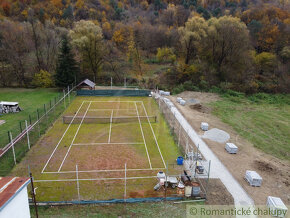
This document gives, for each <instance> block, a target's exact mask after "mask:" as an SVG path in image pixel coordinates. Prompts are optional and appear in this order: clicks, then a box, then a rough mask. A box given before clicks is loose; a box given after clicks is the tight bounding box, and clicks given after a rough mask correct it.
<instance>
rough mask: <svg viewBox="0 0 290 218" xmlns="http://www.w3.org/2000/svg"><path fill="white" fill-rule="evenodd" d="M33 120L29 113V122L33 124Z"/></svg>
mask: <svg viewBox="0 0 290 218" xmlns="http://www.w3.org/2000/svg"><path fill="white" fill-rule="evenodd" d="M31 123H32V121H31V115H30V114H29V124H30V125H31Z"/></svg>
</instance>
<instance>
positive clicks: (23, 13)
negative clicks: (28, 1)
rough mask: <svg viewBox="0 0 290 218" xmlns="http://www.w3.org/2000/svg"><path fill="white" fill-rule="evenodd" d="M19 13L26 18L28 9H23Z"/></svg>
mask: <svg viewBox="0 0 290 218" xmlns="http://www.w3.org/2000/svg"><path fill="white" fill-rule="evenodd" d="M21 15H22V16H23V17H24V18H27V16H28V11H27V10H26V9H24V10H23V11H22V12H21Z"/></svg>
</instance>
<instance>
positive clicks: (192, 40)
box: [178, 16, 208, 64]
mask: <svg viewBox="0 0 290 218" xmlns="http://www.w3.org/2000/svg"><path fill="white" fill-rule="evenodd" d="M207 29H208V24H207V22H206V21H205V20H204V19H203V18H201V17H197V16H195V17H192V18H191V19H189V20H188V21H187V22H186V23H185V27H180V28H179V29H178V30H179V35H180V44H181V52H182V54H183V56H184V58H185V64H188V63H189V62H190V61H191V60H192V59H193V58H194V57H195V56H196V55H197V51H198V49H199V48H200V45H201V44H202V41H203V40H205V38H206V37H207Z"/></svg>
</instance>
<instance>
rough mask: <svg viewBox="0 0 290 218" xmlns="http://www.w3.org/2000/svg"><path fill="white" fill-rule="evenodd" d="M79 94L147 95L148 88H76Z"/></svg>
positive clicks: (148, 92)
mask: <svg viewBox="0 0 290 218" xmlns="http://www.w3.org/2000/svg"><path fill="white" fill-rule="evenodd" d="M77 95H79V96H149V95H150V90H115V89H108V90H105V89H104V90H77Z"/></svg>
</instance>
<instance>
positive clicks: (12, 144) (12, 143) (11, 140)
mask: <svg viewBox="0 0 290 218" xmlns="http://www.w3.org/2000/svg"><path fill="white" fill-rule="evenodd" d="M9 136H10V143H11V147H12V152H13V158H14V164H15V165H16V156H15V150H14V142H13V139H12V134H11V132H10V131H9Z"/></svg>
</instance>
